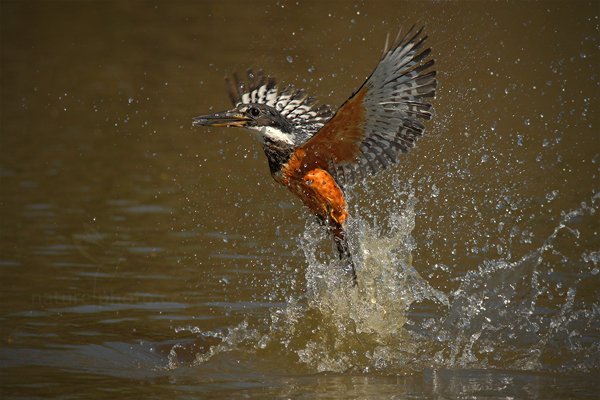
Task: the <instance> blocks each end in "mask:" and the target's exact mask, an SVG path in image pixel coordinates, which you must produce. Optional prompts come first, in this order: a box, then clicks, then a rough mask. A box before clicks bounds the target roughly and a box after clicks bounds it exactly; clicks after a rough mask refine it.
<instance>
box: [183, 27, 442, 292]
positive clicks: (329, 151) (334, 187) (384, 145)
mask: <svg viewBox="0 0 600 400" xmlns="http://www.w3.org/2000/svg"><path fill="white" fill-rule="evenodd" d="M422 31H423V29H422V28H421V29H420V30H418V31H416V32H414V31H413V29H411V30H410V31H409V32H408V33H407V34H406V35H405V36H404V37H402V38H399V37H398V38H397V39H396V41H395V45H394V46H392V47H391V48H390V49H389V50H388V49H387V43H386V49H385V50H384V55H383V57H382V59H381V61H380V62H379V64H378V65H377V67H376V68H375V70H374V71H373V73H372V74H371V75H370V76H369V78H368V79H367V80H366V81H365V83H363V85H362V86H361V87H360V88H359V90H357V91H356V92H355V93H354V94H353V95H352V96H351V97H350V98H349V99H348V100H347V101H346V102H345V103H344V104H343V105H342V106H341V107H340V108H339V109H338V110H337V111H336V112H335V114H333V113H332V112H331V109H330V108H329V107H328V106H324V105H321V106H319V107H315V106H314V104H315V100H314V99H313V98H312V97H307V96H306V94H305V93H304V91H302V90H296V89H295V88H294V87H292V86H287V87H286V88H285V89H283V90H282V91H279V90H278V88H277V85H276V82H275V79H274V78H271V77H266V76H265V75H264V74H263V73H262V71H259V72H257V73H254V72H252V71H248V80H247V82H245V81H241V80H240V79H239V78H238V76H237V75H234V78H233V81H230V97H231V100H232V102H233V105H234V108H233V109H232V110H229V111H225V112H221V113H216V114H211V115H206V116H201V117H196V118H194V125H195V126H231V127H244V128H247V129H250V130H254V131H257V132H258V133H259V137H260V139H261V141H262V144H263V149H264V151H265V154H266V156H267V159H268V162H269V168H270V170H271V174H272V175H273V177H274V178H275V180H276V181H277V182H279V183H280V184H282V185H284V186H286V187H288V188H289V189H290V190H291V191H292V193H294V194H296V195H297V196H298V197H299V198H300V199H301V200H302V201H303V203H304V204H305V205H306V206H307V207H308V208H309V209H310V210H311V211H312V212H313V213H315V214H316V215H317V216H318V217H319V218H320V220H321V221H322V222H323V223H324V224H326V225H327V226H328V227H329V229H330V231H331V232H332V234H333V237H334V240H335V243H336V245H337V249H338V252H339V255H340V258H341V259H344V260H346V261H347V264H348V267H350V269H351V271H352V282H353V284H356V283H357V278H356V271H355V266H354V262H353V260H352V256H351V253H350V250H349V247H348V243H347V240H346V234H345V224H346V220H347V218H348V207H347V204H346V200H345V197H344V189H345V188H347V187H348V186H350V185H352V184H354V183H356V182H357V181H361V180H362V179H364V178H365V177H366V176H368V175H373V174H376V173H378V172H379V171H381V170H383V169H385V168H387V167H388V166H390V165H394V164H396V163H397V162H398V159H399V155H400V154H401V153H406V152H408V150H410V148H412V147H413V146H414V144H415V141H416V140H417V138H418V137H420V136H422V135H423V132H424V130H425V126H424V125H423V123H422V122H421V120H428V119H430V118H431V115H432V114H431V104H429V103H427V102H426V99H427V98H429V97H433V96H435V89H436V86H437V81H436V72H435V71H430V69H431V67H432V66H433V64H434V61H433V59H431V58H429V56H430V53H431V49H429V48H426V49H423V43H424V42H425V40H426V39H427V37H426V36H422V35H421V34H422Z"/></svg>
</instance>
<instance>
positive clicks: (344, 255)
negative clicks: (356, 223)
mask: <svg viewBox="0 0 600 400" xmlns="http://www.w3.org/2000/svg"><path fill="white" fill-rule="evenodd" d="M331 231H332V233H333V240H334V241H335V245H336V246H337V249H338V253H339V255H340V260H345V261H346V262H347V263H348V267H349V268H350V272H351V274H352V286H356V285H357V283H358V281H357V279H356V269H355V267H354V261H353V260H352V254H351V253H350V247H349V246H348V240H347V239H346V231H345V230H344V227H343V226H342V225H338V224H335V225H333V226H332V229H331Z"/></svg>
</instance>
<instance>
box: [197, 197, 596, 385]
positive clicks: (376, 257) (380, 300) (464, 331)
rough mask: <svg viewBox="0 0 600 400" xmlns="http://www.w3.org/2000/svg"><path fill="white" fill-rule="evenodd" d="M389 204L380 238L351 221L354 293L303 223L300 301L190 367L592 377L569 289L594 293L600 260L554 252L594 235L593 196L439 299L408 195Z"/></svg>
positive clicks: (245, 328) (590, 308) (245, 327)
mask: <svg viewBox="0 0 600 400" xmlns="http://www.w3.org/2000/svg"><path fill="white" fill-rule="evenodd" d="M395 190H397V188H396V189H395ZM396 194H398V195H399V196H396V197H395V200H394V206H393V207H387V208H385V207H384V208H385V209H386V210H389V211H386V212H387V213H388V215H387V216H385V219H386V221H387V222H386V224H385V225H386V226H385V228H384V227H383V224H377V223H374V222H371V221H372V220H373V218H366V217H365V218H362V217H361V216H360V214H358V213H357V214H356V215H358V217H356V218H354V219H353V220H351V221H350V223H349V226H348V229H349V232H350V237H351V243H350V245H351V247H352V250H353V254H355V255H357V273H358V281H359V285H358V287H357V288H353V287H351V285H350V280H349V277H348V276H347V275H346V274H344V273H343V272H342V269H343V266H342V265H341V264H340V262H338V261H337V260H335V259H334V258H333V254H334V252H332V251H331V249H329V248H327V249H324V248H322V246H323V243H328V241H327V238H326V236H325V235H324V233H323V229H322V227H321V226H319V225H318V224H317V223H308V224H307V226H306V229H305V232H304V235H303V236H302V238H301V243H300V245H301V249H302V250H303V252H304V254H305V256H306V259H307V262H308V267H307V270H306V276H305V277H304V279H305V280H306V282H305V283H304V285H302V286H301V285H300V284H298V283H297V282H296V283H295V284H294V285H292V286H293V287H296V288H297V287H305V288H306V289H305V291H303V292H302V293H300V294H298V293H297V292H298V290H295V291H294V292H293V293H288V295H287V305H286V306H285V307H273V308H272V309H271V310H270V312H269V314H268V316H266V317H265V318H261V319H258V320H255V321H251V320H249V319H247V320H245V321H243V322H242V323H241V324H240V325H238V326H236V327H233V328H231V329H229V330H225V331H223V332H218V333H214V332H213V333H209V334H210V335H212V336H215V337H218V338H219V340H220V342H219V344H217V345H214V346H212V347H210V348H209V349H208V350H207V351H205V352H202V353H201V354H198V355H197V357H196V362H198V363H205V362H209V360H210V359H211V358H212V357H214V356H215V355H216V354H220V353H223V352H231V351H243V352H246V353H251V354H257V353H261V357H278V358H281V357H286V358H288V359H289V361H290V362H291V363H295V364H297V365H304V366H305V367H306V368H307V370H308V371H318V372H323V371H334V372H344V371H354V372H369V371H378V372H381V373H386V374H398V373H406V372H411V371H417V370H422V369H423V368H428V367H433V368H490V367H492V368H503V369H515V370H535V371H539V370H561V371H565V370H589V369H593V368H598V366H599V365H600V344H599V343H600V341H599V340H598V337H599V332H600V327H599V322H598V321H599V320H600V318H599V317H600V308H599V307H598V306H597V303H593V304H589V303H585V302H581V301H578V291H580V290H590V289H589V287H590V285H594V283H593V282H594V280H595V281H596V283H597V280H598V273H597V264H598V261H597V253H598V252H594V251H592V252H590V251H587V250H586V251H584V252H583V253H582V254H580V256H581V257H579V259H578V260H574V259H573V256H570V257H567V256H566V255H565V254H563V253H565V251H564V249H567V248H568V249H570V248H573V247H575V248H576V247H578V246H581V241H582V240H588V239H589V237H588V238H587V239H586V237H587V236H590V235H592V236H593V233H590V232H592V231H593V229H592V231H590V229H589V226H588V228H586V226H587V225H590V221H592V220H593V216H594V215H595V213H596V208H597V206H598V204H597V203H598V202H600V195H598V194H596V195H595V196H593V197H592V199H591V202H590V203H589V204H586V203H582V204H581V205H580V207H578V208H577V209H575V210H572V211H570V212H566V213H563V216H562V218H561V220H560V222H559V223H558V225H557V226H556V227H555V228H554V230H553V231H552V232H551V233H550V234H549V235H548V237H547V238H546V239H545V240H544V241H543V243H542V244H541V245H540V246H539V247H537V248H534V249H533V250H531V251H529V252H528V253H526V254H525V255H523V256H522V257H521V258H519V259H516V260H509V259H489V260H484V261H483V262H482V263H481V264H480V265H478V266H477V267H476V268H469V269H468V271H467V272H466V273H454V274H451V276H452V278H451V279H453V280H454V283H456V287H457V288H456V289H454V290H451V291H449V292H448V293H443V292H441V291H439V290H436V289H435V288H434V287H433V286H432V285H431V284H430V282H428V281H427V280H425V279H424V278H423V277H422V276H421V275H420V274H419V273H418V271H417V270H416V269H415V266H414V265H413V259H412V252H413V250H414V249H415V247H416V246H418V245H419V244H418V243H415V241H414V239H413V238H412V232H413V230H414V228H415V218H416V212H415V207H416V204H417V200H416V198H415V196H414V194H413V193H412V192H411V191H408V192H406V191H402V192H397V193H396ZM399 198H405V200H404V201H398V199H399ZM388 206H389V204H388ZM586 229H587V231H586ZM582 247H586V248H589V245H586V246H582ZM557 259H558V261H557ZM432 268H433V267H432ZM444 268H447V269H448V268H449V267H444ZM428 269H431V268H429V267H428ZM457 270H459V269H457ZM597 286H598V285H596V287H597ZM582 288H583V289H582ZM593 290H597V289H593ZM587 297H588V298H589V296H587ZM203 334H204V335H206V334H207V333H206V332H204V333H203ZM558 353H560V354H558Z"/></svg>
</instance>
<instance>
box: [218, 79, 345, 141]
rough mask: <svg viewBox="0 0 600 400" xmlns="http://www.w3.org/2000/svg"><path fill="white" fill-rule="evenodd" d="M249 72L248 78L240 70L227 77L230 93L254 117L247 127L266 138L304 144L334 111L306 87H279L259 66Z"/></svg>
mask: <svg viewBox="0 0 600 400" xmlns="http://www.w3.org/2000/svg"><path fill="white" fill-rule="evenodd" d="M247 74H248V79H247V81H242V80H240V79H239V77H238V75H237V74H234V75H233V80H229V79H228V80H227V81H228V83H229V86H230V90H229V97H230V98H231V101H232V103H233V105H234V106H235V108H236V109H237V110H238V111H239V112H240V113H244V114H245V115H247V116H248V117H249V118H252V120H253V121H251V122H249V123H248V124H246V126H245V127H246V128H248V129H252V130H256V131H259V132H260V134H261V135H262V136H263V138H264V139H269V140H272V141H276V142H283V143H287V144H290V145H295V146H298V145H301V144H302V143H304V142H305V141H306V140H308V139H309V138H310V137H311V136H313V135H314V134H315V133H316V132H317V131H318V130H319V129H321V127H322V126H323V125H324V124H325V122H327V121H328V120H329V119H330V118H331V116H332V114H333V113H332V111H331V109H330V108H329V106H327V105H321V106H316V100H315V99H314V98H313V97H309V96H307V95H306V93H305V92H304V91H303V90H300V89H295V88H294V87H293V86H291V85H288V86H287V87H285V88H284V89H283V90H281V91H280V90H279V89H278V87H277V83H276V80H275V78H273V77H266V76H265V75H264V73H263V72H262V71H260V70H259V71H258V72H256V73H255V72H253V71H251V70H248V71H247Z"/></svg>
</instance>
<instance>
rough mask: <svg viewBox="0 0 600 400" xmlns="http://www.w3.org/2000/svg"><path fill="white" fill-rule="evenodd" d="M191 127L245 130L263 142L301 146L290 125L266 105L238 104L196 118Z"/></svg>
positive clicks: (278, 113)
mask: <svg viewBox="0 0 600 400" xmlns="http://www.w3.org/2000/svg"><path fill="white" fill-rule="evenodd" d="M193 125H194V126H227V127H229V126H233V127H239V128H246V129H250V130H253V131H257V132H258V133H259V135H260V136H261V138H263V140H265V139H270V140H272V141H275V142H281V143H285V144H289V145H292V146H297V145H299V144H301V143H299V142H300V138H299V137H297V135H296V133H295V132H294V126H293V125H292V123H291V122H290V121H289V120H288V119H287V118H285V117H284V116H282V115H281V113H280V112H279V111H277V110H276V109H275V108H273V107H270V106H268V105H266V104H260V103H250V104H243V103H242V104H238V105H237V106H236V107H235V108H233V109H232V110H229V111H224V112H218V113H215V114H210V115H203V116H200V117H196V118H194V122H193Z"/></svg>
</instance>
